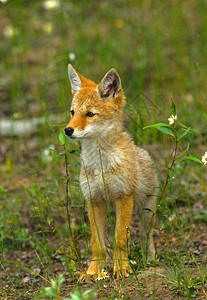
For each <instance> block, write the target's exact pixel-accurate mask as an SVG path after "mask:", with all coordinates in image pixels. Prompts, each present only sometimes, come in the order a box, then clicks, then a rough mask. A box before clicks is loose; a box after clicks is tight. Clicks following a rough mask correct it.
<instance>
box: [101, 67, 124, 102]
mask: <svg viewBox="0 0 207 300" xmlns="http://www.w3.org/2000/svg"><path fill="white" fill-rule="evenodd" d="M98 90H99V93H100V95H101V98H103V99H107V98H108V99H113V98H115V97H116V96H118V95H119V93H120V91H121V79H120V77H119V74H118V73H117V71H116V69H111V70H110V71H108V73H106V75H105V76H104V78H103V79H102V80H101V82H100V84H99V85H98Z"/></svg>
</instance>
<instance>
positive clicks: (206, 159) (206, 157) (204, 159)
mask: <svg viewBox="0 0 207 300" xmlns="http://www.w3.org/2000/svg"><path fill="white" fill-rule="evenodd" d="M202 162H203V164H204V165H206V164H207V151H206V152H205V153H204V155H203V156H202Z"/></svg>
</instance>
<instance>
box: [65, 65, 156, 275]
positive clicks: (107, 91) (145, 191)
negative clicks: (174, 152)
mask: <svg viewBox="0 0 207 300" xmlns="http://www.w3.org/2000/svg"><path fill="white" fill-rule="evenodd" d="M68 74H69V79H70V82H71V88H72V93H73V101H72V104H71V110H70V112H71V120H70V122H69V123H68V125H67V127H66V128H65V134H66V135H67V136H68V137H69V138H70V139H74V140H80V141H81V147H82V151H81V174H80V186H81V189H82V191H83V194H84V197H85V198H86V200H87V203H88V216H89V221H90V226H91V244H92V260H91V263H90V266H89V268H88V270H87V272H86V274H84V275H82V276H81V278H80V279H84V278H85V277H86V276H87V275H91V276H97V275H98V274H99V273H100V272H101V270H102V269H103V268H104V266H105V265H106V257H107V253H106V240H107V236H106V223H107V222H106V221H107V210H108V204H110V206H112V207H113V208H114V210H115V212H116V228H115V239H114V240H115V242H114V254H113V272H114V275H115V276H117V277H119V276H122V275H123V276H128V275H129V273H130V272H131V268H130V265H129V261H128V256H127V235H128V227H129V226H130V223H131V217H132V213H133V211H134V209H135V208H138V213H139V215H140V218H141V224H142V237H143V238H142V242H143V243H144V245H145V247H146V241H147V243H148V245H149V253H150V254H151V255H153V254H154V253H155V248H154V242H153V235H152V226H153V219H154V218H153V214H152V213H153V211H154V210H155V207H156V196H157V190H158V181H157V176H156V172H155V170H154V167H153V166H152V162H151V159H150V156H149V154H148V152H147V151H145V150H143V149H141V148H138V147H137V146H135V145H134V143H133V142H132V140H131V138H130V137H129V136H128V134H127V133H126V132H125V131H124V130H123V120H122V115H123V108H124V105H125V96H124V93H123V90H122V87H121V80H120V77H119V75H118V73H117V71H116V70H115V69H111V70H110V71H109V72H108V73H106V75H105V76H104V78H103V79H102V80H101V82H100V83H99V84H98V85H96V84H95V83H94V82H93V81H91V80H88V79H86V78H85V77H83V76H82V75H80V74H79V73H78V72H77V71H76V70H75V69H74V68H73V67H72V65H69V66H68Z"/></svg>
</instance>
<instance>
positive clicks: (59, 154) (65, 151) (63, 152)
mask: <svg viewBox="0 0 207 300" xmlns="http://www.w3.org/2000/svg"><path fill="white" fill-rule="evenodd" d="M67 152H68V151H67V150H63V151H61V152H59V153H57V154H56V157H59V156H62V155H64V154H66V153H67Z"/></svg>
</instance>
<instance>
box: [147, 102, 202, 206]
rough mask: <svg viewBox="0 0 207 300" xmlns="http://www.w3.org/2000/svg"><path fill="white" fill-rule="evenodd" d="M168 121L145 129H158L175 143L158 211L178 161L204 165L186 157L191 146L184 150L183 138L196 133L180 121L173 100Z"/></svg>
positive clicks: (195, 158) (195, 159)
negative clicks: (191, 161) (181, 142)
mask: <svg viewBox="0 0 207 300" xmlns="http://www.w3.org/2000/svg"><path fill="white" fill-rule="evenodd" d="M168 121H169V124H167V123H156V124H153V125H148V126H145V127H144V129H146V128H156V129H158V130H159V131H160V132H162V133H164V134H166V135H168V136H170V139H171V140H172V141H173V142H174V148H173V150H172V151H171V155H170V159H169V160H167V159H166V165H165V169H166V180H165V182H164V185H163V188H162V190H161V194H160V197H159V200H158V205H157V209H158V208H159V205H160V202H161V200H162V198H163V196H164V193H165V190H166V188H167V185H168V183H169V181H170V180H172V179H174V173H173V166H174V164H175V163H176V161H178V160H186V159H188V160H193V161H195V162H197V163H200V164H202V162H201V160H200V159H199V158H197V157H194V156H186V155H185V153H186V152H187V151H188V150H189V144H188V146H187V148H186V149H183V148H182V146H181V144H180V141H181V139H183V137H184V136H186V135H187V134H189V133H192V132H194V130H193V129H191V127H187V126H185V125H183V124H182V123H180V122H179V121H178V118H177V114H176V106H175V104H174V101H173V99H172V103H171V109H170V117H169V118H168ZM178 125H179V127H178ZM157 209H156V210H157Z"/></svg>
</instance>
